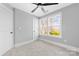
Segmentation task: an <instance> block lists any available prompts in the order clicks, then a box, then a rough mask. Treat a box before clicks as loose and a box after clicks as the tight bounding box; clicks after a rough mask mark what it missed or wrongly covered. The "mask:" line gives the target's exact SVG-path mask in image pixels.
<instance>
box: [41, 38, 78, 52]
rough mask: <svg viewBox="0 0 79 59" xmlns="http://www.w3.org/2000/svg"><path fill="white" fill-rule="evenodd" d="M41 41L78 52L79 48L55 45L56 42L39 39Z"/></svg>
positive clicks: (60, 44)
mask: <svg viewBox="0 0 79 59" xmlns="http://www.w3.org/2000/svg"><path fill="white" fill-rule="evenodd" d="M41 40H43V41H45V42H48V43H51V44H55V45H57V46H60V47H63V48H66V49H68V50H72V51H76V52H79V48H76V47H73V46H69V45H66V44H62V43H57V42H53V41H50V40H45V39H41Z"/></svg>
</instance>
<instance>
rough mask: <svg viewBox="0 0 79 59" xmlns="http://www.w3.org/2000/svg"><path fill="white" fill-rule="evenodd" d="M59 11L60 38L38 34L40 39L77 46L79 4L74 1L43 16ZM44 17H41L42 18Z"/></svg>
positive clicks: (78, 44) (78, 42)
mask: <svg viewBox="0 0 79 59" xmlns="http://www.w3.org/2000/svg"><path fill="white" fill-rule="evenodd" d="M59 12H61V13H62V20H63V24H62V34H63V35H62V38H61V39H58V38H53V37H48V36H41V35H40V36H39V38H40V39H44V40H50V41H54V42H57V43H62V44H66V45H70V46H74V47H78V48H79V26H78V25H79V4H78V3H75V4H72V5H70V6H67V7H65V8H62V9H60V10H57V11H55V12H53V13H51V14H48V15H46V16H44V17H49V16H50V15H54V14H57V13H59ZM44 17H41V19H42V18H44Z"/></svg>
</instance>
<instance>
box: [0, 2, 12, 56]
mask: <svg viewBox="0 0 79 59" xmlns="http://www.w3.org/2000/svg"><path fill="white" fill-rule="evenodd" d="M12 20H13V12H12V10H11V9H9V8H8V7H6V6H4V5H3V4H0V55H3V54H4V53H5V52H6V51H7V50H9V49H10V48H12V47H13V39H12V35H11V34H10V32H12V31H13V30H12Z"/></svg>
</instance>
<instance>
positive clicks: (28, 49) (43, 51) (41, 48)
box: [4, 40, 79, 56]
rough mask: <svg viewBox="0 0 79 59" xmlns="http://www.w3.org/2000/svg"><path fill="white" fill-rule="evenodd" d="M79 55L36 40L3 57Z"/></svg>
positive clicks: (14, 49)
mask: <svg viewBox="0 0 79 59" xmlns="http://www.w3.org/2000/svg"><path fill="white" fill-rule="evenodd" d="M78 55H79V53H77V52H74V51H69V50H66V49H64V48H60V47H58V46H56V45H53V44H49V43H46V42H44V41H41V40H36V41H34V42H32V43H30V44H26V45H23V46H20V47H17V48H13V49H11V50H9V51H8V52H6V53H5V54H4V56H78Z"/></svg>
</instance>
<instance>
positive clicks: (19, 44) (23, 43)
mask: <svg viewBox="0 0 79 59" xmlns="http://www.w3.org/2000/svg"><path fill="white" fill-rule="evenodd" d="M33 41H35V40H30V41H27V42H22V43H18V44H15V47H20V46H22V45H25V44H29V43H31V42H33Z"/></svg>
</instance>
